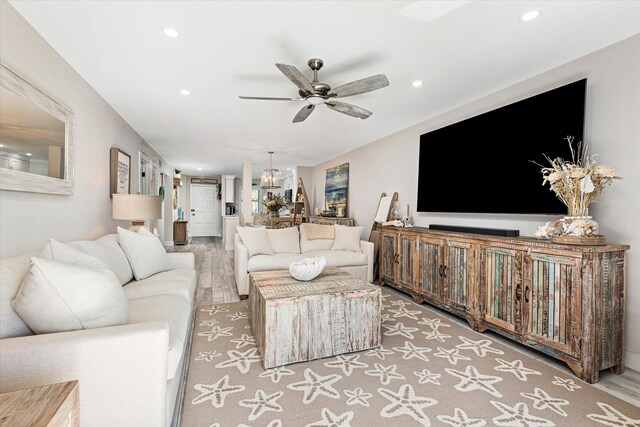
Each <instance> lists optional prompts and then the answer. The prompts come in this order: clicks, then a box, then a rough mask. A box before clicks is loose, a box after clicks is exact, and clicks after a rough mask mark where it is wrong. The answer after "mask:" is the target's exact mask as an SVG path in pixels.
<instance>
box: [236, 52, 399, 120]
mask: <svg viewBox="0 0 640 427" xmlns="http://www.w3.org/2000/svg"><path fill="white" fill-rule="evenodd" d="M307 64H308V65H309V68H311V69H312V70H313V80H312V81H309V80H308V79H307V78H306V77H305V76H304V75H303V74H302V73H301V72H300V71H299V70H298V69H297V68H296V67H294V66H293V65H286V64H276V67H278V70H280V71H281V72H282V74H284V75H285V76H286V77H287V78H288V79H289V80H291V81H292V82H293V84H294V85H296V86H298V89H299V90H298V94H299V95H300V97H299V98H274V97H261V96H240V98H242V99H258V100H264V101H307V103H308V105H305V106H304V107H302V109H301V110H300V111H298V114H296V116H295V117H294V118H293V123H299V122H302V121H304V120H305V119H306V118H307V117H309V115H310V114H311V113H312V112H313V110H314V109H315V108H316V105H321V104H324V105H326V106H327V107H329V108H331V109H332V110H335V111H337V112H339V113H342V114H346V115H348V116H352V117H357V118H358V119H366V118H367V117H369V116H370V115H372V114H373V113H372V112H371V111H368V110H365V109H364V108H362V107H358V106H356V105H352V104H347V103H346V102H342V101H336V100H334V99H335V98H344V97H347V96H353V95H360V94H362V93H367V92H371V91H374V90H377V89H381V88H383V87H386V86H389V80H387V77H386V76H385V75H384V74H378V75H376V76H371V77H367V78H364V79H360V80H356V81H354V82H351V83H347V84H344V85H342V86H338V87H336V88H332V87H331V86H329V85H328V84H327V83H323V82H321V81H319V80H318V71H319V70H320V69H321V68H322V65H323V64H324V63H323V61H322V59H319V58H311V59H310V60H309V62H308V63H307Z"/></svg>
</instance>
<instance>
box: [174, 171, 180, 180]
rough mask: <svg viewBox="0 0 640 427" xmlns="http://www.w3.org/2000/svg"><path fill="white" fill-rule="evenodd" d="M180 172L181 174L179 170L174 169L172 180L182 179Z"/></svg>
mask: <svg viewBox="0 0 640 427" xmlns="http://www.w3.org/2000/svg"><path fill="white" fill-rule="evenodd" d="M181 172H182V171H181V170H179V169H174V170H173V177H174V178H178V179H180V178H182V175H181Z"/></svg>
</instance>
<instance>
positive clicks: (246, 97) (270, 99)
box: [238, 96, 303, 101]
mask: <svg viewBox="0 0 640 427" xmlns="http://www.w3.org/2000/svg"><path fill="white" fill-rule="evenodd" d="M238 98H241V99H258V100H260V101H303V99H302V98H274V97H267V96H239V97H238Z"/></svg>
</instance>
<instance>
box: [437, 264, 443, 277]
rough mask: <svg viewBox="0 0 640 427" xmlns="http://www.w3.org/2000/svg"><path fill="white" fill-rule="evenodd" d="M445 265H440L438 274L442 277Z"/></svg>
mask: <svg viewBox="0 0 640 427" xmlns="http://www.w3.org/2000/svg"><path fill="white" fill-rule="evenodd" d="M443 267H444V265H442V264H440V267H438V274H439V275H440V277H442V270H443Z"/></svg>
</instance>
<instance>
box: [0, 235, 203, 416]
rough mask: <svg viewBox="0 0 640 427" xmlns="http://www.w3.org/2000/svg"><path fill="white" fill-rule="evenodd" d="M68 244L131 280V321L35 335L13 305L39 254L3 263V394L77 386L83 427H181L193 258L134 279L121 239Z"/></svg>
mask: <svg viewBox="0 0 640 427" xmlns="http://www.w3.org/2000/svg"><path fill="white" fill-rule="evenodd" d="M69 246H72V247H74V248H76V249H79V250H81V251H83V252H85V253H87V254H89V255H92V256H94V257H96V258H99V259H100V260H102V261H104V262H105V263H106V264H107V266H108V267H109V269H110V270H112V271H113V272H114V273H115V274H116V276H117V277H118V279H119V281H120V283H126V282H129V283H126V284H125V285H124V288H123V289H124V293H125V295H126V299H127V305H128V319H129V320H128V323H127V324H123V325H119V326H109V327H101V328H95V329H84V330H75V331H71V332H56V333H48V334H41V335H35V334H34V333H33V332H32V331H31V329H30V328H29V327H28V326H27V325H26V324H25V323H24V322H23V321H22V319H21V318H20V316H19V315H18V314H17V313H16V311H14V309H13V307H12V305H11V301H12V299H14V297H15V295H16V293H17V292H18V289H19V287H20V285H21V283H22V281H23V278H24V277H25V275H26V274H27V272H28V271H29V268H30V258H31V257H32V256H37V255H38V252H36V253H29V254H24V255H20V256H17V257H13V258H7V259H3V260H1V261H0V338H1V339H0V373H1V377H2V381H0V392H6V391H13V390H19V389H25V388H30V387H35V386H40V385H45V384H52V383H59V382H63V381H70V380H78V381H79V387H80V422H81V425H83V426H91V427H95V426H154V427H155V426H168V425H171V424H172V423H175V422H176V416H177V414H178V413H179V411H180V407H179V406H177V403H178V404H179V402H180V401H181V395H182V387H183V379H184V376H185V373H186V367H187V365H188V361H189V350H190V347H191V343H190V341H191V332H192V328H193V316H194V311H195V310H194V295H195V289H196V273H195V269H194V267H195V262H194V255H193V254H192V253H169V254H166V262H167V267H168V268H170V269H169V270H168V271H163V272H160V273H157V274H155V275H153V276H151V277H149V278H147V279H144V280H140V281H135V280H131V279H132V278H133V275H132V270H131V267H130V266H129V264H128V261H127V257H126V256H125V253H124V252H123V251H122V249H121V247H120V246H119V244H118V236H117V235H115V234H111V235H107V236H104V237H102V238H100V239H98V240H95V241H78V242H71V243H69Z"/></svg>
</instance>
